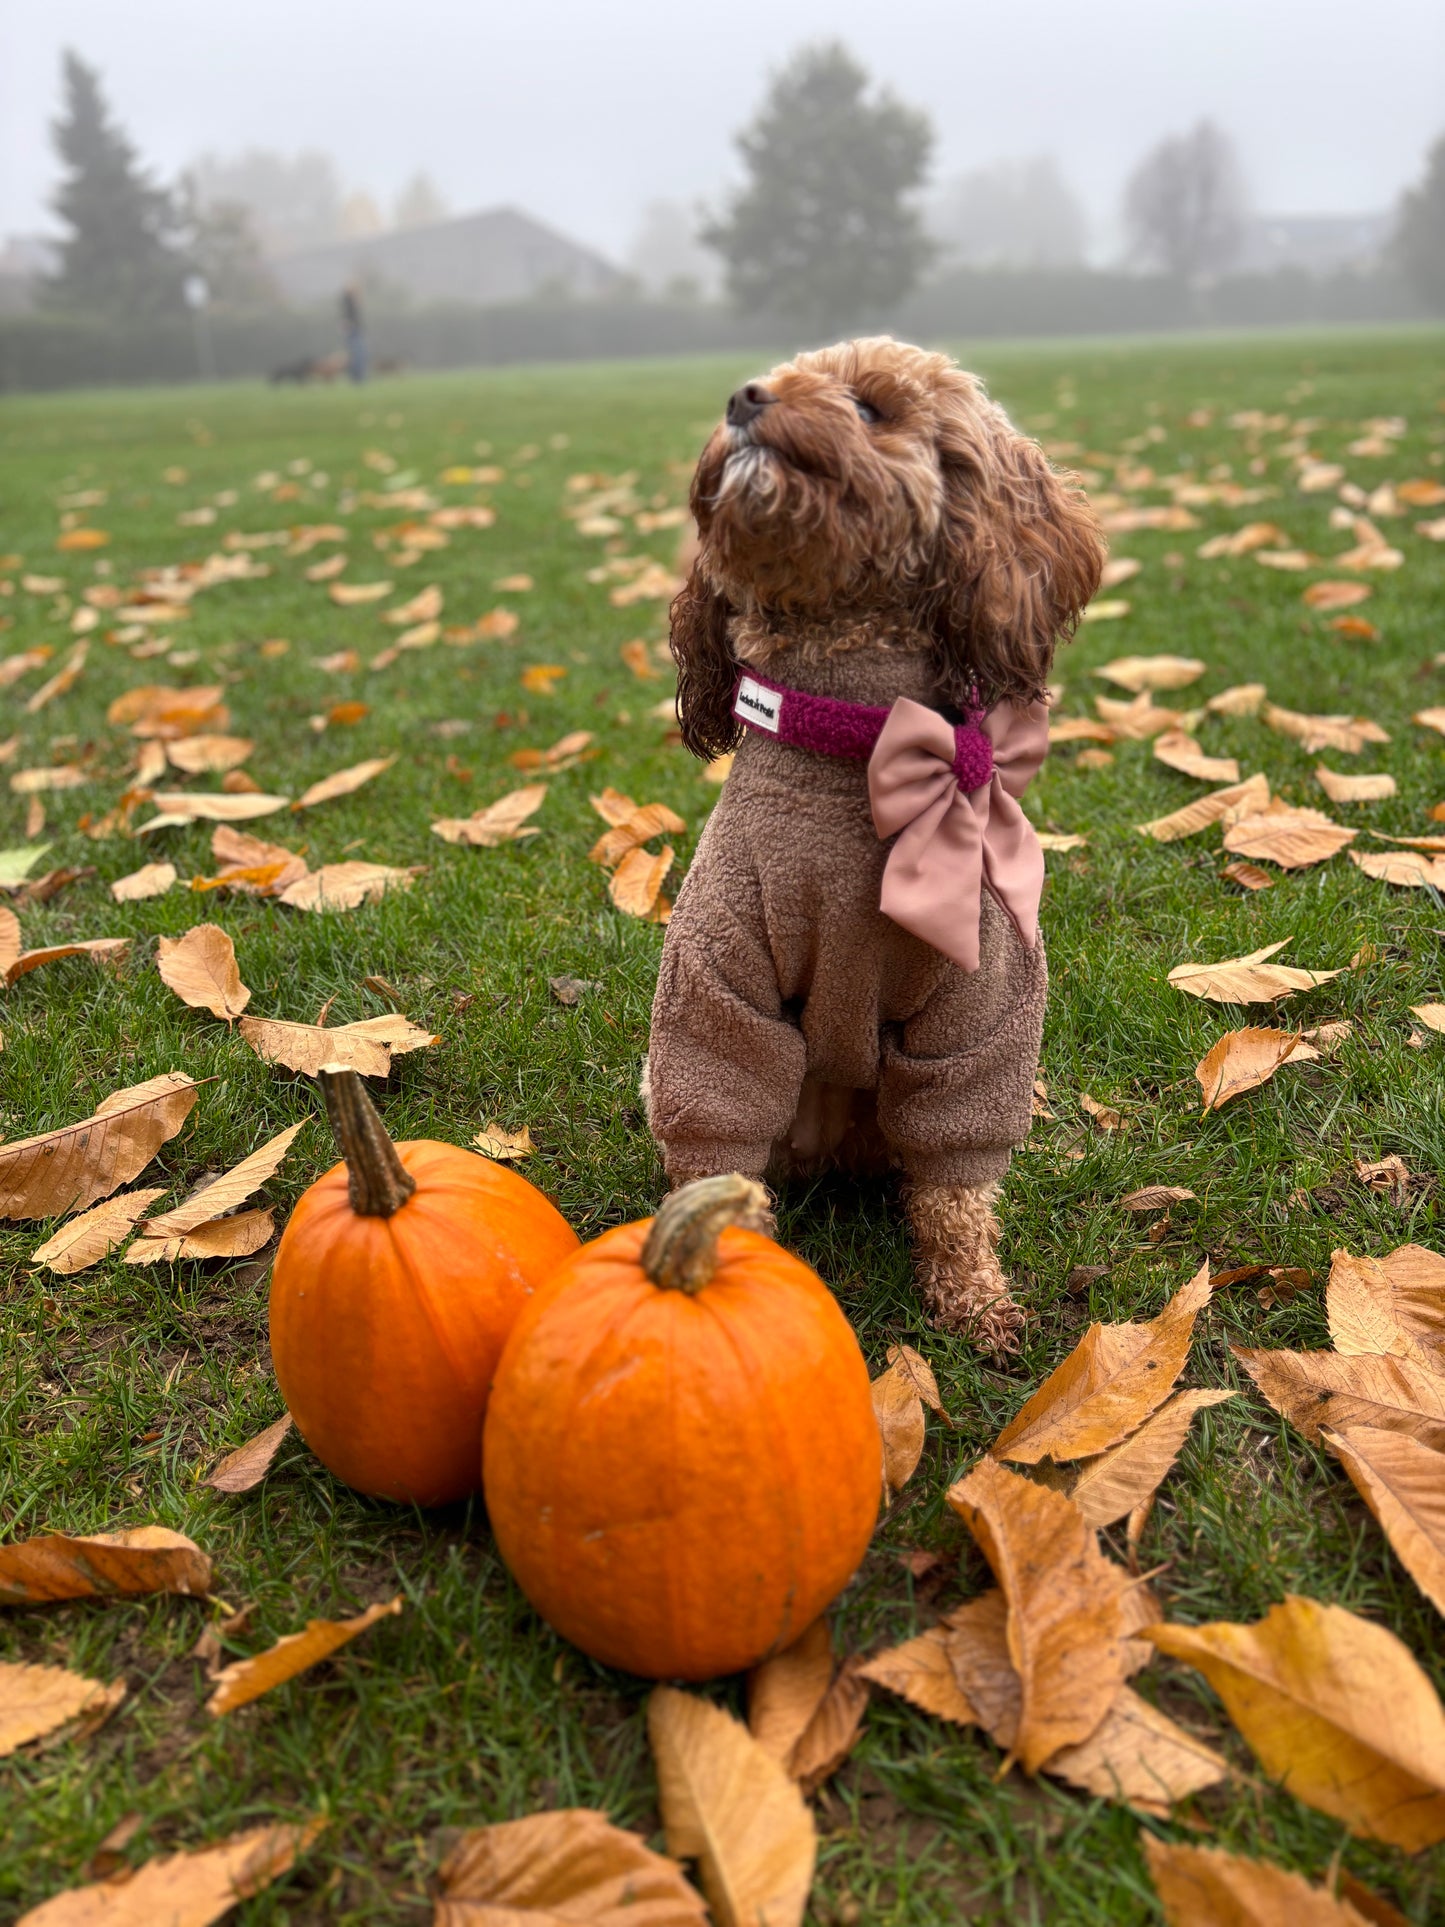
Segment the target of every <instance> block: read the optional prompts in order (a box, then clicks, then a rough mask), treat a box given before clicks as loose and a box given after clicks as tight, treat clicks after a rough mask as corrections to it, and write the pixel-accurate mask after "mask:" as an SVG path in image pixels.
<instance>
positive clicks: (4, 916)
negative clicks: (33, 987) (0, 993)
mask: <svg viewBox="0 0 1445 1927" xmlns="http://www.w3.org/2000/svg"><path fill="white" fill-rule="evenodd" d="M23 949H24V939H23V938H22V937H21V934H20V919H19V917H17V916H16V914H15V912H14V911H13V910H12V909H10V907H9V906H8V905H7V904H3V903H0V981H3V980H4V979H5V978H7V977H8V976H9V975H10V971H11V967H12V966H13V965H14V964H15V963H17V962H18V961H19V959H20V956H21V953H22V951H23Z"/></svg>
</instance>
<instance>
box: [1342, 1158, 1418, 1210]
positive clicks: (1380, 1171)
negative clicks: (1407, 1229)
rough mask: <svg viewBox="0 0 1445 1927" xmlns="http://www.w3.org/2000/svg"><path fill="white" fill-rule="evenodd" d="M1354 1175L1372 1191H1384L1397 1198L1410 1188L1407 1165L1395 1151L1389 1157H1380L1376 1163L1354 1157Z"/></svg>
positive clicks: (1401, 1196)
mask: <svg viewBox="0 0 1445 1927" xmlns="http://www.w3.org/2000/svg"><path fill="white" fill-rule="evenodd" d="M1355 1175H1356V1177H1358V1178H1359V1179H1360V1180H1361V1181H1362V1182H1363V1183H1365V1184H1368V1185H1369V1187H1370V1189H1371V1190H1372V1191H1385V1192H1388V1193H1389V1194H1390V1195H1391V1196H1392V1197H1394V1198H1397V1199H1401V1198H1403V1197H1404V1196H1405V1194H1406V1192H1407V1191H1408V1190H1409V1189H1410V1176H1411V1174H1410V1170H1409V1167H1408V1166H1407V1165H1406V1163H1405V1160H1404V1159H1403V1158H1402V1157H1401V1156H1400V1155H1399V1154H1398V1153H1397V1152H1391V1154H1390V1156H1389V1157H1387V1158H1381V1159H1380V1161H1379V1163H1377V1164H1370V1163H1367V1162H1366V1161H1365V1160H1364V1159H1362V1158H1356V1159H1355Z"/></svg>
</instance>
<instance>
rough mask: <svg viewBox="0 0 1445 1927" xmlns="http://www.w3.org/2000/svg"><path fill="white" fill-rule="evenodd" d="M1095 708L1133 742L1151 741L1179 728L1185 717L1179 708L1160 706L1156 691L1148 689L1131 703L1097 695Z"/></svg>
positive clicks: (1120, 733) (1115, 729)
mask: <svg viewBox="0 0 1445 1927" xmlns="http://www.w3.org/2000/svg"><path fill="white" fill-rule="evenodd" d="M1094 707H1095V709H1097V710H1098V712H1099V714H1100V716H1102V717H1103V719H1104V721H1105V722H1106V723H1107V724H1108V725H1109V727H1110V728H1111V729H1112V730H1113V732H1114V734H1115V735H1116V736H1122V737H1124V738H1125V739H1126V740H1127V741H1129V742H1132V743H1142V742H1147V741H1148V740H1149V738H1150V737H1151V736H1158V735H1159V734H1160V733H1161V732H1162V731H1163V730H1166V729H1178V728H1179V727H1180V723H1181V721H1182V718H1181V716H1180V714H1179V711H1178V710H1177V709H1157V708H1156V707H1155V705H1154V695H1153V692H1152V690H1148V689H1146V690H1145V691H1144V693H1143V694H1142V695H1141V696H1136V697H1135V698H1134V700H1133V702H1131V703H1121V702H1115V701H1114V700H1113V698H1112V697H1109V696H1096V697H1095V698H1094Z"/></svg>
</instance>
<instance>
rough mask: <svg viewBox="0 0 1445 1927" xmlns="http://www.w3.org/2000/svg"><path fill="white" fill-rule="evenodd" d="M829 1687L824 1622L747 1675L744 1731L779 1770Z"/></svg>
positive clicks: (829, 1651) (829, 1646)
mask: <svg viewBox="0 0 1445 1927" xmlns="http://www.w3.org/2000/svg"><path fill="white" fill-rule="evenodd" d="M832 1682H833V1635H832V1633H831V1631H830V1630H829V1627H828V1621H827V1619H826V1617H824V1618H818V1619H815V1620H814V1621H813V1623H812V1625H811V1626H809V1627H807V1628H806V1629H805V1630H804V1631H803V1632H801V1633H800V1634H799V1635H798V1637H797V1638H796V1639H795V1640H794V1641H793V1643H792V1644H791V1646H785V1647H784V1648H783V1650H782V1651H781V1652H780V1653H774V1654H773V1656H772V1658H771V1659H765V1660H764V1661H763V1663H762V1664H761V1665H760V1666H755V1667H754V1668H753V1670H752V1671H751V1672H750V1673H749V1674H748V1731H749V1732H750V1733H751V1734H752V1736H753V1738H754V1739H755V1740H756V1741H757V1743H758V1745H759V1746H760V1747H762V1749H763V1751H764V1752H765V1753H767V1754H768V1755H769V1756H770V1757H771V1758H772V1759H775V1760H776V1761H777V1762H778V1764H779V1765H780V1766H782V1767H786V1766H787V1764H788V1761H789V1758H790V1756H791V1755H792V1751H793V1748H794V1747H795V1746H796V1745H797V1744H798V1742H799V1740H801V1739H802V1737H803V1735H804V1733H806V1732H807V1730H808V1724H809V1722H810V1721H811V1720H812V1718H813V1715H814V1714H815V1713H816V1712H817V1710H818V1708H819V1707H820V1706H821V1705H822V1703H823V1699H824V1696H825V1695H826V1693H827V1691H828V1688H829V1686H830V1685H831V1684H832Z"/></svg>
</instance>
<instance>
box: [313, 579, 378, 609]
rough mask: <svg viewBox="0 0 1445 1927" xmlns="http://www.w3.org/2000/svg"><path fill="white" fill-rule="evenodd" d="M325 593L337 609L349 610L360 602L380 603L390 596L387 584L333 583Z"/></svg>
mask: <svg viewBox="0 0 1445 1927" xmlns="http://www.w3.org/2000/svg"><path fill="white" fill-rule="evenodd" d="M326 593H327V594H328V595H329V596H330V597H331V600H332V601H333V602H334V603H335V604H336V606H337V607H338V608H339V609H351V608H354V607H355V606H356V605H357V604H358V603H361V602H380V601H381V600H382V599H383V597H385V596H389V595H390V594H391V584H390V583H389V582H333V583H332V584H331V586H330V588H329V589H328V590H327V591H326Z"/></svg>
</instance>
